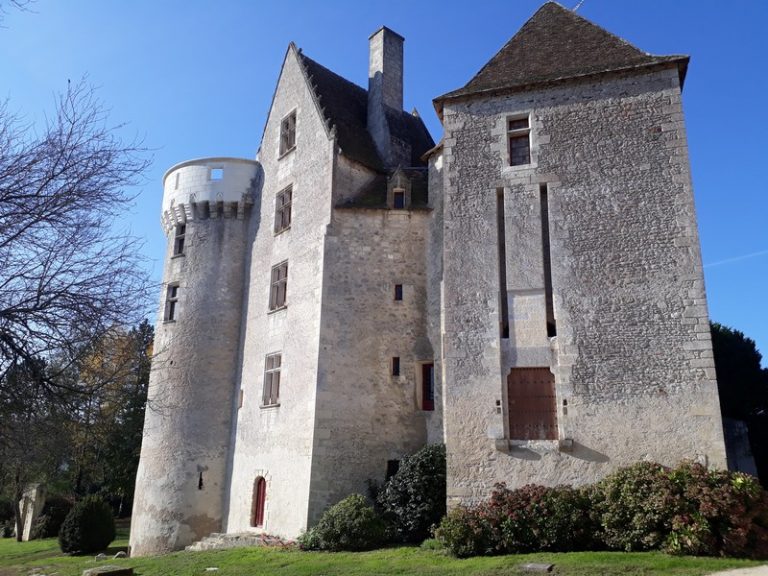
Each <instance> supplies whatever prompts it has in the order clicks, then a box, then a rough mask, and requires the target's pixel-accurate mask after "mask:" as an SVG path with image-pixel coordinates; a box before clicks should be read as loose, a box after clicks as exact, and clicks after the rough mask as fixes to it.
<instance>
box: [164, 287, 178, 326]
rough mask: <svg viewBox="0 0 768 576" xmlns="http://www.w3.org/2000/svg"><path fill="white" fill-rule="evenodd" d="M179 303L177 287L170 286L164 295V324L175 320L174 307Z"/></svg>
mask: <svg viewBox="0 0 768 576" xmlns="http://www.w3.org/2000/svg"><path fill="white" fill-rule="evenodd" d="M178 302H179V285H178V284H170V285H169V286H168V289H167V290H166V293H165V315H164V318H163V319H164V320H165V321H166V322H168V321H171V320H176V307H177V305H178Z"/></svg>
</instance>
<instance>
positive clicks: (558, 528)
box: [485, 484, 598, 554]
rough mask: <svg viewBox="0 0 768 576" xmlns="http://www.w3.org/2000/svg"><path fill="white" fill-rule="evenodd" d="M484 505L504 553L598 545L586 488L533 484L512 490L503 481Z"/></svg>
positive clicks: (595, 526) (586, 548)
mask: <svg viewBox="0 0 768 576" xmlns="http://www.w3.org/2000/svg"><path fill="white" fill-rule="evenodd" d="M485 507H486V508H487V509H488V514H489V516H490V517H491V518H494V524H493V528H494V530H495V532H496V533H497V534H498V536H497V538H498V540H499V544H498V547H499V549H500V551H502V552H504V553H507V554H509V553H520V552H531V551H535V550H552V551H558V552H568V551H573V550H589V549H592V548H594V547H595V546H596V543H595V538H594V535H595V534H596V532H597V531H598V530H597V525H596V524H594V523H593V522H592V519H591V517H590V499H589V497H588V495H587V493H586V492H585V491H584V490H578V489H574V488H571V487H569V486H557V487H554V488H549V487H545V486H536V485H533V484H529V485H527V486H523V487H522V488H518V489H517V490H509V489H507V488H506V486H504V485H503V484H500V485H497V486H496V489H495V490H494V491H493V493H492V494H491V498H490V499H489V500H488V502H487V503H486V504H485ZM499 532H500V533H499Z"/></svg>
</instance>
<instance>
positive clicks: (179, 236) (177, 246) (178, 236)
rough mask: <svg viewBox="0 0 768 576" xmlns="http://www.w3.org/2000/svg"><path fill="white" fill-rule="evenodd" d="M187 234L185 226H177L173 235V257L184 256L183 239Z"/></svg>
mask: <svg viewBox="0 0 768 576" xmlns="http://www.w3.org/2000/svg"><path fill="white" fill-rule="evenodd" d="M186 234H187V225H186V224H177V225H176V229H175V231H174V235H173V255H174V256H181V255H182V254H184V237H185V236H186Z"/></svg>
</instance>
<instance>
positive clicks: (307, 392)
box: [226, 48, 333, 537]
mask: <svg viewBox="0 0 768 576" xmlns="http://www.w3.org/2000/svg"><path fill="white" fill-rule="evenodd" d="M293 110H295V111H296V148H295V150H293V151H292V152H288V153H287V154H285V155H284V156H283V157H282V158H281V157H279V138H280V123H281V120H282V119H283V118H284V117H285V116H286V115H288V114H289V113H290V112H291V111H293ZM258 157H259V161H260V162H261V164H262V166H263V169H264V189H263V192H262V196H261V201H260V203H259V204H258V205H256V206H254V216H253V218H252V220H251V227H250V229H249V231H248V238H249V240H248V263H247V267H248V273H247V286H246V296H245V302H246V304H245V307H244V308H243V309H241V313H242V314H243V315H244V318H245V329H244V332H243V351H242V360H241V362H242V371H241V373H240V389H241V390H242V406H241V407H240V408H239V409H237V413H236V426H237V429H236V439H235V452H234V458H233V462H232V468H231V488H230V492H229V512H228V521H227V525H226V529H227V531H229V532H238V531H244V530H254V531H262V530H263V531H265V532H268V533H270V534H275V535H279V536H288V537H295V536H296V535H297V534H298V533H299V532H300V531H301V530H303V529H305V528H306V526H307V514H308V507H309V500H308V498H309V483H310V465H311V457H312V442H313V437H314V419H315V395H316V392H315V388H316V383H317V378H318V376H317V370H318V368H317V364H318V355H319V353H320V352H319V349H318V341H319V330H320V301H321V294H322V290H323V285H322V282H323V266H324V257H325V250H324V235H325V229H326V225H327V224H328V223H329V221H330V212H331V181H332V166H333V141H332V140H330V139H329V135H328V133H327V132H326V128H325V125H324V123H323V122H322V120H321V118H320V116H319V115H318V113H317V109H316V106H315V103H314V101H313V99H312V95H311V93H310V91H309V90H308V88H307V85H306V82H305V80H304V77H303V73H302V70H301V68H300V65H299V63H298V60H297V56H296V54H295V52H294V49H293V48H291V49H290V50H289V53H288V55H287V58H286V61H285V64H284V68H283V71H282V75H281V77H280V81H279V84H278V86H277V89H276V92H275V97H274V102H273V106H272V109H271V112H270V115H269V118H268V119H267V123H266V128H265V132H264V138H263V140H262V145H261V149H260V151H259V156H258ZM289 185H290V186H292V187H293V196H292V207H291V214H292V217H291V227H290V229H288V230H285V231H283V232H281V233H279V234H275V231H274V214H275V196H276V195H277V193H278V192H280V191H281V190H284V189H285V188H286V187H287V186H289ZM285 260H287V262H288V285H287V300H286V307H285V308H284V309H282V310H277V311H270V310H269V289H270V273H271V268H272V266H274V265H275V264H278V263H280V262H282V261H285ZM275 352H280V353H281V355H282V367H281V374H280V398H279V400H280V405H279V406H275V407H270V408H263V407H262V392H263V386H264V365H265V357H266V355H267V354H272V353H275ZM259 476H262V477H264V478H265V479H266V480H267V492H266V510H265V518H264V526H263V529H257V528H252V527H251V512H252V502H253V487H254V482H255V480H256V478H257V477H259Z"/></svg>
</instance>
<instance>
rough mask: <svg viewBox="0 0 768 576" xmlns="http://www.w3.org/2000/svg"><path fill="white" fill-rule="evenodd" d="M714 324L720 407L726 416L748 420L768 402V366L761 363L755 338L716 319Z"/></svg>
mask: <svg viewBox="0 0 768 576" xmlns="http://www.w3.org/2000/svg"><path fill="white" fill-rule="evenodd" d="M711 328H712V350H713V352H714V356H715V371H716V372H717V382H718V390H719V393H720V410H721V412H722V414H723V416H726V417H729V418H737V419H739V420H746V419H748V418H749V417H751V416H753V415H755V414H756V413H758V412H760V411H762V410H765V408H766V406H768V369H764V368H761V366H760V362H761V360H762V355H761V354H760V352H759V351H758V350H757V346H756V345H755V341H754V340H752V339H751V338H748V337H746V336H745V335H744V334H743V333H742V332H739V331H738V330H734V329H733V328H728V327H727V326H723V325H722V324H718V323H716V322H713V323H712V324H711Z"/></svg>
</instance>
